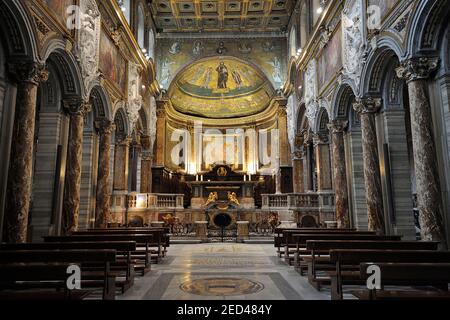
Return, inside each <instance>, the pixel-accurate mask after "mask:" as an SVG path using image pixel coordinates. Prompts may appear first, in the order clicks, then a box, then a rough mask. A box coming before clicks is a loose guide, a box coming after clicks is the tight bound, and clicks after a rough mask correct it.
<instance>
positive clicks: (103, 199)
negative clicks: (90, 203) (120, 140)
mask: <svg viewBox="0 0 450 320" xmlns="http://www.w3.org/2000/svg"><path fill="white" fill-rule="evenodd" d="M96 127H97V130H98V133H99V136H100V142H99V154H98V158H99V159H98V176H97V199H96V205H95V227H96V228H106V227H107V226H108V218H109V206H110V203H109V200H110V193H109V177H110V176H109V174H110V162H111V161H110V158H111V136H112V133H113V131H114V130H115V128H116V125H115V124H114V123H113V122H112V121H109V120H103V121H99V122H97V123H96Z"/></svg>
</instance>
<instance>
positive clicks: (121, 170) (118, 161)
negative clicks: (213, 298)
mask: <svg viewBox="0 0 450 320" xmlns="http://www.w3.org/2000/svg"><path fill="white" fill-rule="evenodd" d="M131 141H132V139H131V138H130V137H127V138H125V139H123V140H122V141H119V142H118V143H117V144H116V148H115V152H114V191H125V192H127V191H128V163H129V158H130V157H129V154H130V143H131Z"/></svg>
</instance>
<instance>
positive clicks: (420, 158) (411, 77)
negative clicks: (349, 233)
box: [397, 57, 446, 247]
mask: <svg viewBox="0 0 450 320" xmlns="http://www.w3.org/2000/svg"><path fill="white" fill-rule="evenodd" d="M438 65H439V59H438V58H424V57H422V58H412V59H410V60H407V61H406V62H404V63H403V64H402V65H401V66H400V67H399V68H398V69H397V74H398V76H400V77H402V78H404V79H406V82H407V84H408V92H409V105H410V114H411V132H412V140H413V149H414V167H415V172H416V186H417V204H418V209H419V222H420V226H421V236H422V239H423V240H436V241H441V245H442V247H446V245H445V243H446V235H445V227H444V218H443V210H442V201H441V187H440V182H439V173H438V168H437V161H436V158H437V153H436V147H435V146H436V144H435V140H434V136H433V120H432V115H431V105H430V99H429V92H428V86H427V79H429V77H430V75H431V74H432V73H433V72H435V71H436V70H437V68H438Z"/></svg>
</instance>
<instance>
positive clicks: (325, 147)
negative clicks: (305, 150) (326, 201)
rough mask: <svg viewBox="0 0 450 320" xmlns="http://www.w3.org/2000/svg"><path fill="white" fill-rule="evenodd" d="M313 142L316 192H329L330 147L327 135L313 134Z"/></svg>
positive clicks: (330, 185)
mask: <svg viewBox="0 0 450 320" xmlns="http://www.w3.org/2000/svg"><path fill="white" fill-rule="evenodd" d="M313 140H314V148H315V153H316V166H317V191H319V192H320V191H327V190H331V189H332V183H331V166H330V145H329V142H328V135H325V134H315V135H314V138H313Z"/></svg>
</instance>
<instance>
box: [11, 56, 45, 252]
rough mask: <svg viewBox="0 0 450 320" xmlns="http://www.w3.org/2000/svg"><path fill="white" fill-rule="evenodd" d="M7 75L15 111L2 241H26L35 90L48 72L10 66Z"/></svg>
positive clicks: (31, 66)
mask: <svg viewBox="0 0 450 320" xmlns="http://www.w3.org/2000/svg"><path fill="white" fill-rule="evenodd" d="M9 68H10V72H11V75H12V76H13V78H15V79H16V81H17V98H16V111H15V120H14V128H13V142H12V145H11V153H10V157H11V159H10V167H9V173H8V186H7V195H6V208H5V209H6V210H5V227H6V240H7V241H8V242H12V243H21V242H26V240H27V227H28V212H29V208H30V199H31V192H32V179H33V152H34V151H33V149H34V129H35V122H36V99H37V89H38V86H39V83H40V82H43V81H46V80H47V79H48V76H49V73H48V71H47V70H45V69H44V67H43V66H42V65H39V64H35V63H30V64H26V63H24V64H17V65H10V66H9Z"/></svg>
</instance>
